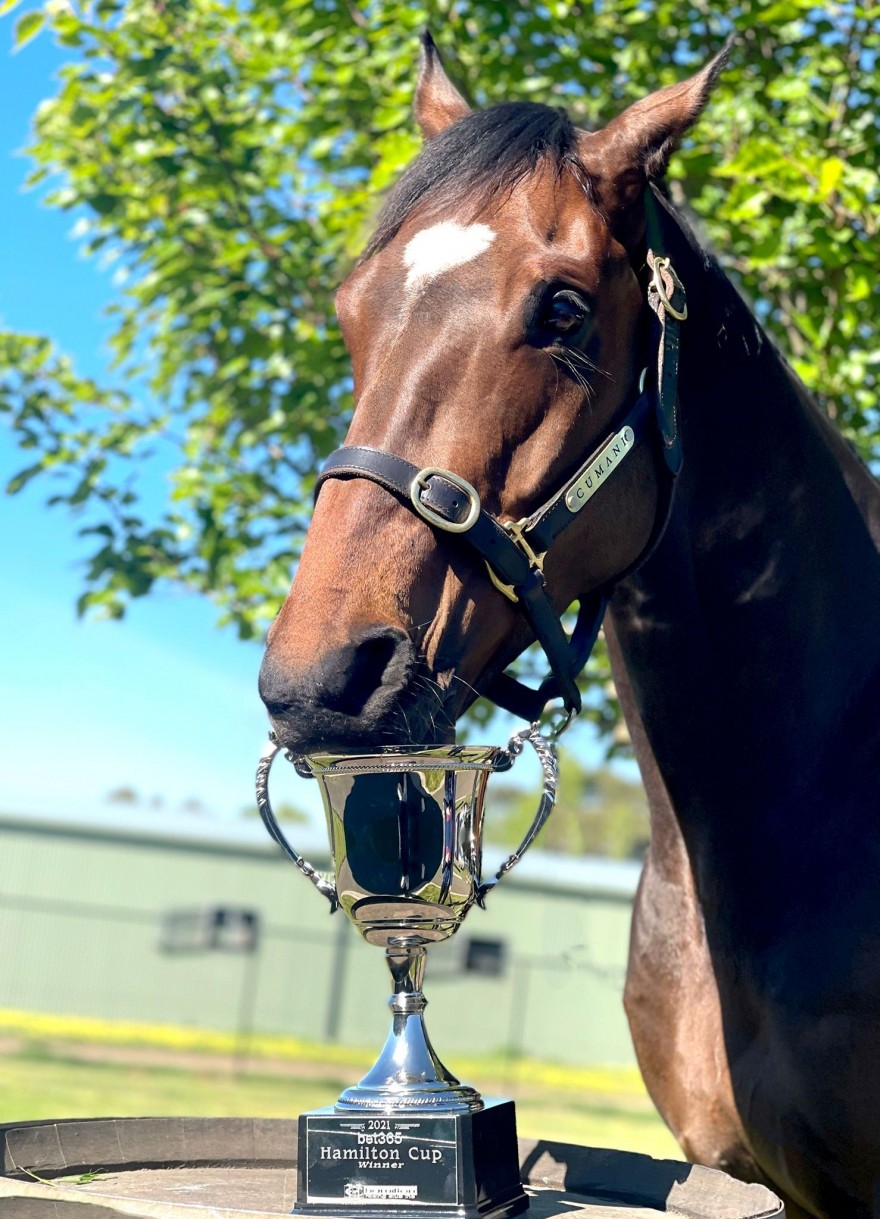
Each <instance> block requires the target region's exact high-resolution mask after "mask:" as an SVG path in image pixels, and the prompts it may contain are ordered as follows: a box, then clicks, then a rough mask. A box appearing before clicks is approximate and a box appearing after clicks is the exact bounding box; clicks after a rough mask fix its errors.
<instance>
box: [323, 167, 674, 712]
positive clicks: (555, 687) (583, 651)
mask: <svg viewBox="0 0 880 1219" xmlns="http://www.w3.org/2000/svg"><path fill="white" fill-rule="evenodd" d="M656 206H657V205H656V204H655V202H654V199H653V197H652V195H651V192H650V190H649V191H648V192H647V194H646V196H645V212H646V218H647V225H648V227H647V235H648V255H647V261H648V268H649V270H650V271H651V273H652V278H651V282H650V284H649V287H648V303H649V305H650V307H651V309H652V310H653V313H654V315H655V318H656V325H655V327H654V329H655V331H656V332H657V365H656V378H646V373H647V371H648V370H647V369H646V370H645V372H644V373H643V374H642V378H641V381H640V384H639V388H638V393H637V396H636V398H635V401H634V402H632V403H631V405H628V408H627V409H625V411H623V412H621V417H620V418H618V420H617V421H616V423H615V424H614V425H613V427H612V431H611V433H610V435H609V436H607V437H606V439H605V440H603V441H602V443H601V444H600V445H599V447H598V448H597V449H596V450H595V451H594V452H593V453H592V454H591V456H590V457H588V458H587V460H586V461H585V462H584V463H583V464H582V465H581V466H580V467H579V469H578V470H577V471H576V472H575V473H574V474H573V475H572V477H571V478H569V479H568V480H567V482H565V483H564V484H563V486H562V487H560V489H559V490H558V491H557V492H556V493H555V494H554V495H552V496H551V497H550V499H548V500H547V501H546V502H545V503H544V504H542V505H541V507H540V508H537V509H536V510H535V511H534V512H533V513H531V515H530V516H527V517H524V518H523V519H522V520H519V521H503V522H502V521H499V520H498V519H497V518H496V517H494V516H493V515H492V514H491V513H489V512H487V511H486V510H485V509H484V508H483V507H482V506H481V504H480V496H479V494H478V493H477V490H476V488H474V487H472V486H471V485H470V483H468V482H465V480H464V479H463V478H460V477H459V476H458V475H457V474H454V473H453V472H452V471H451V470H444V469H441V468H439V467H437V466H426V467H424V468H421V469H420V468H419V467H418V466H415V465H413V464H412V463H411V462H409V461H405V460H404V459H403V458H402V457H396V456H395V455H394V454H393V453H386V452H385V451H384V450H382V449H373V448H367V447H364V446H359V445H344V446H343V447H342V448H340V449H337V450H336V452H335V453H331V455H330V457H328V459H327V461H326V462H325V464H324V468H323V469H322V471H321V473H320V475H319V476H318V481H317V485H316V488H315V495H316V496H317V494H318V491H319V490H320V488H321V486H322V485H323V483H324V482H326V480H327V479H328V478H368V479H370V480H371V481H372V482H374V483H377V484H378V485H379V486H380V487H384V489H385V490H386V491H388V492H390V494H391V495H393V496H394V497H395V498H396V499H397V500H398V501H399V502H400V503H401V504H403V505H404V507H406V508H409V509H410V510H411V511H412V512H415V513H416V514H417V515H418V516H420V517H421V518H422V519H423V520H425V521H427V522H428V524H429V525H431V527H432V528H434V529H437V530H440V531H441V532H443V533H450V534H453V535H458V537H460V538H461V541H462V542H464V543H466V544H467V545H468V546H469V547H470V548H471V550H474V551H476V553H477V554H478V555H479V556H480V558H481V559H483V561H484V562H485V564H486V567H487V570H488V575H489V578H490V580H491V581H492V583H493V584H494V586H495V587H496V588H497V589H498V590H499V592H501V593H502V594H503V595H504V596H505V597H507V598H508V600H510V601H512V602H515V603H516V604H517V605H519V606H520V607H521V609H522V611H523V613H524V614H525V616H526V618H527V619H528V622H529V625H530V626H531V628H532V631H533V632H534V634H535V637H536V639H537V640H538V642H539V643H540V644H541V647H542V648H543V649H544V652H545V654H546V656H547V660H548V662H549V664H550V670H551V672H550V675H549V676H548V677H546V678H545V679H544V680H543V681H542V682H541V684H540V686H539V687H538V689H537V690H533V689H531V688H530V687H528V686H526V685H524V684H523V683H522V682H520V681H517V680H516V679H515V678H513V677H511V676H510V675H509V674H507V673H500V674H499V675H498V676H497V677H495V678H494V679H493V680H492V681H491V682H490V683H489V684H488V685H487V686H486V687H485V689H483V690H482V691H481V693H483V694H485V695H486V697H487V698H490V699H491V700H492V701H493V702H494V703H496V704H497V705H498V706H499V707H503V708H504V709H505V710H507V711H511V712H513V714H514V715H518V716H522V717H523V718H524V719H526V720H529V721H535V720H537V719H538V718H539V717H540V715H541V712H542V711H543V710H544V707H545V706H546V704H547V703H548V702H549V701H550V700H551V699H555V698H561V699H562V701H563V704H564V706H565V709H566V712H567V714H568V719H570V718H571V717H572V716H573V715H576V714H577V713H578V712H579V711H580V709H581V695H580V691H579V690H578V687H577V677H578V674H579V673H580V672H581V670H582V669H583V668H584V666H585V664H586V663H587V660H588V659H589V656H590V653H591V652H592V650H593V645H594V644H595V642H596V637H597V636H598V634H599V629H600V627H601V625H602V619H603V618H604V616H605V608H606V606H607V603H608V598H609V596H610V595H611V591H612V588H611V585H610V584H609V585H605V586H603V587H601V588H599V589H596V590H594V591H593V592H592V593H590V594H589V596H587V597H585V598H584V600H582V601H581V603H580V608H579V610H578V616H577V620H576V623H575V627H574V630H573V631H572V634H571V638H570V639H569V638H567V637H566V634H565V630H564V628H563V626H562V622H561V619H560V616H559V614H558V613H557V612H556V609H555V607H554V605H553V602H552V600H551V597H550V593H549V590H548V588H547V584H546V581H545V579H544V571H543V567H544V558H545V556H546V554H547V552H548V550H549V549H550V547H551V546H552V545H553V543H554V542H555V541H556V539H557V538H558V537H559V536H560V535H561V534H562V533H564V532H565V530H566V529H567V528H568V527H569V526H570V525H572V524H573V523H574V521H575V520H576V519H577V516H578V514H579V513H580V511H581V509H582V508H583V507H584V506H585V505H586V504H587V503H588V502H589V500H590V499H592V497H593V496H594V495H595V494H596V492H597V491H598V490H599V489H600V488H601V487H603V486H604V485H605V483H606V482H607V481H608V479H609V477H611V475H612V474H613V473H614V471H615V470H616V469H617V468H618V467H619V466H620V465H621V464H622V462H623V461H624V459H625V458H626V457H627V456H628V454H629V453H631V452H632V450H633V449H634V448H635V447H636V445H638V444H640V443H642V442H643V441H644V440H645V439H646V437H647V436H648V435H649V431H650V424H651V420H652V419H653V420H654V421H655V422H656V424H657V429H658V432H659V436H660V440H661V442H662V449H663V456H664V460H665V462H666V466H667V468H668V470H669V471H670V474H671V475H672V477H673V479H674V477H675V475H676V474H677V473H678V471H679V470H680V468H681V462H682V453H681V440H680V437H679V433H678V413H677V410H678V404H677V398H676V393H677V385H678V354H679V324H680V323H681V322H683V321H684V320H685V319H686V318H687V304H686V302H685V293H684V288H683V286H682V284H681V281H680V280H679V278H678V276H677V275H676V273H675V271H674V270H673V267H672V264H671V262H670V260H669V259H668V258H667V257H664V256H663V255H661V254H660V253H659V252H658V251H659V250H660V248H661V239H660V225H659V217H658V216H657V213H656V210H655V209H656ZM646 382H647V383H646ZM670 495H671V491H670ZM663 516H664V518H665V516H666V513H664V514H663ZM664 524H665V519H664V520H663V521H661V522H660V524H659V525H657V524H655V528H654V530H653V535H652V537H651V539H650V541H649V542H648V545H647V547H646V549H645V550H644V551H643V553H642V554H641V555H640V556H639V558H638V559H637V560H636V563H635V564H633V565H632V567H630V569H629V570H632V568H633V567H635V566H637V565H638V564H639V563H641V562H642V561H643V560H644V559H645V558H646V557H647V555H648V553H650V552H651V551H652V550H653V549H654V547H655V546H656V544H657V541H658V540H659V537H660V535H661V534H662V531H663V525H664ZM616 579H617V580H619V579H621V576H617V577H616ZM567 722H568V720H566V723H567Z"/></svg>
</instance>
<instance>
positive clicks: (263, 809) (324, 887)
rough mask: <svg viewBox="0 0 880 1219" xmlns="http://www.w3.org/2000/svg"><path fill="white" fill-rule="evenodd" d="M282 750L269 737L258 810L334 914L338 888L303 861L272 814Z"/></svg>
mask: <svg viewBox="0 0 880 1219" xmlns="http://www.w3.org/2000/svg"><path fill="white" fill-rule="evenodd" d="M281 748H282V747H281V746H280V745H279V744H278V742H277V741H276V740H275V737H274V734H273V735H271V736H270V737H269V743H268V745H267V746H266V748H265V749H264V750H263V752H262V754H261V755H260V762H259V765H258V766H257V808H258V809H259V811H260V816H261V817H262V819H263V825H265V827H266V829H267V830H268V831H269V833H270V834H271V835H272V837H273V838H274V839H275V841H276V842H277V843H278V845H279V846H280V847H281V849H282V851H283V852H284V854H285V855H286V856H287V858H288V859H292V860H293V862H294V863H295V864H296V866H297V867H298V868H299V870H300V872H302V874H303V876H305V877H307V878H308V879H309V880H310V881H311V882H312V884H313V885H314V886H315V888H316V889H317V890H318V892H319V893H323V895H324V897H326V898H327V901H328V902H329V903H330V913H331V914H332V913H333V911H334V910H337V909H338V908H339V897H338V895H337V893H336V886H335V885H334V884H332V882H331V881H329V880H325V879H324V877H323V876H320V875H319V874H318V873H317V872H316V871H315V869H314V868H313V867H312V865H311V864H310V863H309V861H308V860H307V859H303V857H302V855H298V854H297V853H296V851H295V850H294V849H293V847H292V846H291V845H290V843H289V842H288V841H287V839H286V838H285V837H284V834H283V833H282V831H281V827H280V826H279V824H278V821H277V819H276V817H275V814H274V813H273V812H272V805H271V803H270V801H269V771H270V770H271V769H272V763H273V762H274V761H275V759H276V757H277V756H278V754H279V753H280V752H281Z"/></svg>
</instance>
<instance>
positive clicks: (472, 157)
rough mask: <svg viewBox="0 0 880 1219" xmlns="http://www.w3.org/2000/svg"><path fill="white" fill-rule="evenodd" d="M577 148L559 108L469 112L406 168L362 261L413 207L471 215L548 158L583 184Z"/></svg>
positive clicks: (513, 105)
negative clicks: (466, 210) (464, 211)
mask: <svg viewBox="0 0 880 1219" xmlns="http://www.w3.org/2000/svg"><path fill="white" fill-rule="evenodd" d="M577 147H578V132H577V129H576V128H575V126H574V124H573V123H572V121H571V119H570V118H569V116H568V115H567V113H566V112H565V111H564V110H562V109H560V108H558V107H554V106H544V105H541V104H540V103H538V102H505V103H502V104H501V105H498V106H491V107H489V108H488V109H486V110H478V111H475V112H474V113H473V114H469V115H468V116H467V117H466V118H463V119H460V120H459V121H458V122H457V123H454V124H453V125H452V126H451V127H448V128H447V129H446V130H445V131H443V132H441V133H440V134H439V135H437V136H435V137H434V138H433V139H431V140H429V141H428V142H427V143H426V144H425V146H424V149H423V150H422V152H421V154H420V155H419V156H418V157H417V158H416V160H415V161H414V162H413V163H412V165H410V167H409V168H408V169H407V170H406V171H405V173H404V174H403V176H402V177H401V178H400V180H399V181H398V182H397V184H396V186H395V187H394V189H393V190H392V191H391V193H390V195H389V196H388V199H387V201H386V203H385V206H384V208H383V209H382V211H381V213H380V215H379V220H378V224H377V227H376V231H375V233H374V234H373V236H372V238H371V240H370V242H369V244H368V246H367V248H366V249H365V251H364V253H363V255H362V256H361V262H365V261H366V260H367V259H369V258H372V256H373V255H374V254H377V253H379V252H380V251H381V250H383V249H384V248H385V247H386V246H387V245H388V244H389V242H390V241H392V240H393V239H394V237H395V236H396V235H397V233H398V232H399V231H400V229H401V227H402V226H403V225H404V224H405V223H406V221H407V220H408V219H409V218H410V217H411V216H412V215H413V214H414V213H415V212H416V211H422V210H431V211H440V210H441V209H452V208H462V207H467V206H469V205H470V206H472V207H473V212H474V217H476V216H477V215H478V214H479V212H480V210H481V209H482V208H483V207H485V206H486V205H487V204H489V203H490V202H491V201H493V200H495V199H497V198H498V197H502V198H503V197H504V196H505V195H509V194H511V193H512V192H513V191H514V190H515V189H516V187H517V186H518V185H519V184H520V183H521V182H522V181H523V180H524V179H525V178H527V177H528V176H529V175H531V174H533V173H535V172H536V171H537V170H538V169H539V168H541V167H545V166H548V165H549V166H550V167H551V168H552V169H553V171H554V172H555V173H556V174H557V175H561V174H563V173H564V172H565V171H566V170H571V171H573V172H574V173H576V174H577V176H578V178H579V179H580V180H581V181H582V183H583V184H584V186H585V187H587V186H588V181H587V179H588V175H587V173H586V171H585V169H584V167H583V166H582V165H581V164H580V161H579V159H578V156H577Z"/></svg>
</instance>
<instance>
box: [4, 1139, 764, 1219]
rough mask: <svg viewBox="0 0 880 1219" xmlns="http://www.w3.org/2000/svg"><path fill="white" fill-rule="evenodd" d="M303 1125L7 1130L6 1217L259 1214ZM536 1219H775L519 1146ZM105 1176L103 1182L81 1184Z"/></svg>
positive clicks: (757, 1202) (585, 1151)
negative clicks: (678, 1218) (674, 1218)
mask: <svg viewBox="0 0 880 1219" xmlns="http://www.w3.org/2000/svg"><path fill="white" fill-rule="evenodd" d="M296 1131H297V1128H296V1122H295V1121H288V1120H284V1119H273V1118H187V1117H136V1118H92V1119H89V1120H77V1119H72V1120H69V1121H56V1122H45V1121H43V1122H25V1123H18V1124H12V1125H6V1126H0V1140H2V1141H0V1148H2V1154H3V1175H2V1176H0V1219H115V1217H116V1216H128V1217H129V1219H258V1217H259V1216H266V1215H276V1216H277V1215H285V1214H288V1213H289V1211H290V1209H291V1207H292V1206H293V1203H294V1200H295V1195H296ZM520 1158H521V1164H522V1172H523V1181H524V1182H525V1183H526V1185H527V1186H528V1193H529V1195H530V1209H529V1211H528V1215H529V1216H531V1219H557V1217H559V1219H562V1217H563V1216H564V1217H566V1219H647V1217H649V1216H656V1215H667V1216H669V1215H673V1216H674V1215H678V1216H681V1217H682V1219H770V1217H771V1216H782V1215H784V1214H785V1211H784V1210H783V1207H782V1204H781V1203H780V1201H779V1199H778V1198H777V1197H775V1195H774V1194H772V1193H770V1191H769V1190H768V1189H765V1188H764V1187H763V1186H761V1185H744V1184H743V1183H742V1182H741V1181H735V1180H733V1178H732V1177H728V1176H726V1175H725V1174H724V1173H722V1172H716V1171H714V1170H713V1169H710V1168H698V1167H694V1166H693V1165H690V1164H683V1163H679V1162H677V1161H674V1160H654V1159H651V1157H650V1156H643V1155H635V1154H633V1153H631V1152H627V1151H610V1150H604V1149H600V1148H595V1147H576V1146H573V1145H571V1144H569V1143H551V1142H544V1141H539V1142H535V1141H534V1140H530V1139H520ZM91 1173H97V1176H95V1177H93V1178H91V1179H86V1180H81V1181H80V1180H78V1178H81V1177H83V1175H86V1177H87V1178H88V1176H89V1174H91Z"/></svg>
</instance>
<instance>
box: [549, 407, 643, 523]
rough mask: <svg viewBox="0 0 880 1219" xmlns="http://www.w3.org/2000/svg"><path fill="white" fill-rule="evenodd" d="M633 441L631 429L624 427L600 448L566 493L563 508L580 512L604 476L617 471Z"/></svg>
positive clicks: (633, 436)
mask: <svg viewBox="0 0 880 1219" xmlns="http://www.w3.org/2000/svg"><path fill="white" fill-rule="evenodd" d="M634 440H635V433H634V432H633V430H632V428H631V427H624V428H621V429H620V431H619V432H618V433H617V434H616V435H615V436H612V437H611V439H610V440H609V441H608V443H607V444H605V445H603V446H602V448H601V449H600V450H599V452H598V453H597V454H596V456H595V457H594V458H593V460H592V461H591V462H590V463H589V467H588V469H587V470H586V471H585V472H584V473H583V474H582V475H581V476H580V478H579V479H577V481H576V482H573V483H572V485H571V486H570V487H569V488H568V490H567V491H566V493H565V506H566V508H567V509H568V510H569V512H572V513H574V512H580V510H581V508H583V506H584V504H586V503H587V501H588V500H590V499H592V498H593V496H594V495H595V494H596V492H597V491H598V490H599V488H600V487H601V486H602V483H603V481H604V479H605V478H606V476H607V475H608V474H610V473H611V471H612V470H616V469H617V467H618V465H619V464H620V463H621V461H623V459H624V457H626V455H627V453H631V452H632V448H633V441H634Z"/></svg>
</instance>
